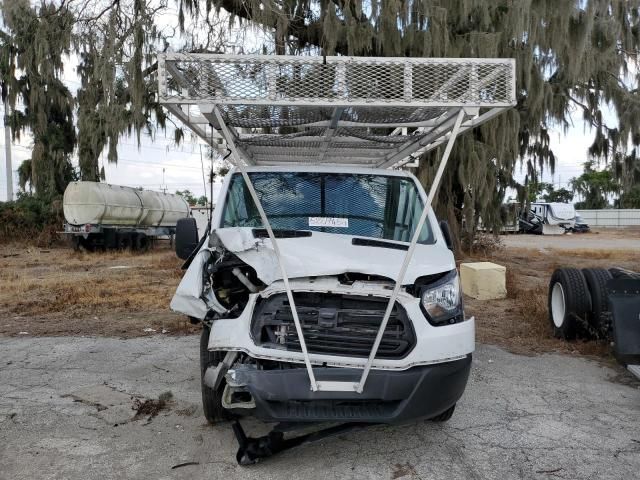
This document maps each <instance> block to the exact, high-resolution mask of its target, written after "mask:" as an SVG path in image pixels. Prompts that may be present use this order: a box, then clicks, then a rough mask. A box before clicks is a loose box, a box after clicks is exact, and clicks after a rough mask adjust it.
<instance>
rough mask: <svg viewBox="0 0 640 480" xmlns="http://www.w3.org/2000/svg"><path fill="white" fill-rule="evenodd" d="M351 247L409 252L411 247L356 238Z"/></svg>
mask: <svg viewBox="0 0 640 480" xmlns="http://www.w3.org/2000/svg"><path fill="white" fill-rule="evenodd" d="M351 245H358V246H361V247H380V248H391V249H393V250H409V245H404V244H401V243H393V242H385V241H383V240H372V239H370V238H354V239H353V240H351Z"/></svg>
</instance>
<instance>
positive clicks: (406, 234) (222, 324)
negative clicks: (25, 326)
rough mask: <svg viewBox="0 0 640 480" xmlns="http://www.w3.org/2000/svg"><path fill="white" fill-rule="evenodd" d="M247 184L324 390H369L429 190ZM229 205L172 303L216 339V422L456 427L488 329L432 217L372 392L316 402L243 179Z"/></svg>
mask: <svg viewBox="0 0 640 480" xmlns="http://www.w3.org/2000/svg"><path fill="white" fill-rule="evenodd" d="M247 173H248V175H249V176H250V179H251V182H252V183H253V185H254V187H255V189H256V192H257V194H258V196H259V198H260V201H261V203H262V206H263V208H264V210H265V213H266V214H267V216H268V218H269V220H270V223H271V227H272V228H273V232H274V234H275V236H276V237H277V238H278V245H279V247H280V253H281V257H282V259H283V261H284V264H285V267H286V271H287V274H288V277H289V281H290V285H291V290H292V292H293V295H294V298H295V304H296V308H297V311H298V315H299V318H300V322H301V325H302V333H303V335H304V338H305V340H306V348H307V350H308V354H309V358H310V361H311V364H312V365H313V372H314V374H315V378H316V380H317V381H318V382H340V381H347V382H348V381H357V380H358V379H359V378H360V375H361V373H362V368H363V367H364V366H365V364H366V362H367V357H368V355H369V352H370V351H371V349H372V346H373V343H374V339H375V337H376V333H377V331H378V327H379V326H380V323H381V320H382V317H383V315H384V313H385V309H386V306H387V303H388V299H389V297H390V295H391V292H392V290H393V288H394V284H395V282H396V280H397V276H398V272H399V269H400V265H401V263H402V261H403V259H404V256H405V255H406V251H407V249H408V246H409V242H410V240H411V236H412V235H413V233H414V229H415V225H416V224H417V222H418V218H419V216H420V214H421V212H422V209H423V205H424V203H425V202H426V194H425V192H424V190H423V188H422V186H421V185H420V183H419V182H418V181H417V180H416V178H415V177H414V176H413V175H411V174H410V173H408V172H405V171H389V170H383V169H380V170H378V169H370V168H342V167H335V166H326V167H303V166H290V167H286V168H284V167H247ZM220 198H221V200H222V199H223V201H220V202H219V204H218V206H217V207H216V210H215V212H214V216H213V222H212V225H213V226H212V228H211V232H210V234H209V235H208V236H207V238H206V240H205V241H204V242H203V243H202V245H201V247H200V250H199V251H198V252H197V254H196V255H195V256H194V257H193V258H192V260H191V263H190V265H189V267H188V269H187V271H186V274H185V276H184V278H183V279H182V281H181V283H180V285H179V287H178V289H177V291H176V294H175V296H174V297H173V300H172V302H171V308H172V309H173V310H175V311H178V312H182V313H184V314H186V315H188V316H189V317H191V318H192V319H193V320H194V321H201V322H202V323H203V326H204V328H203V330H202V339H201V345H200V346H201V353H200V360H201V370H202V399H203V407H204V412H205V416H206V418H207V419H208V420H209V421H210V422H212V423H213V422H218V421H220V420H223V419H226V418H229V416H230V414H234V415H254V416H256V417H259V418H261V419H263V420H269V421H279V422H284V421H286V422H309V421H336V422H366V423H396V422H403V421H407V420H409V419H415V418H431V419H434V420H447V419H449V418H450V417H451V415H452V413H453V411H454V408H455V405H456V402H457V401H458V399H459V398H460V397H461V395H462V393H463V391H464V389H465V385H466V383H467V378H468V376H469V370H470V366H471V354H472V352H473V350H474V319H473V318H465V315H464V311H463V305H462V292H461V290H460V282H459V279H458V273H457V271H456V265H455V261H454V257H453V253H452V252H451V250H450V249H449V246H448V244H447V241H446V239H445V235H444V234H443V231H442V230H441V228H440V226H439V225H438V223H437V221H436V218H435V216H434V215H433V213H432V212H431V213H429V216H428V218H427V222H426V224H425V226H424V228H423V230H422V232H421V234H420V237H419V241H418V244H417V247H416V250H415V252H414V255H413V258H412V259H411V262H410V264H409V268H408V270H407V274H406V275H405V277H404V280H403V282H402V289H401V291H400V293H399V294H398V297H397V301H396V304H395V306H394V307H393V311H392V313H391V316H390V319H389V322H388V324H387V327H386V330H385V333H384V336H383V338H382V341H381V343H380V346H379V349H378V353H377V355H376V357H375V361H374V363H373V366H372V369H371V373H370V375H369V378H368V380H367V382H366V384H365V385H364V389H363V391H362V392H361V393H358V392H356V391H353V390H352V391H314V390H312V388H310V384H309V378H308V377H307V371H306V370H305V368H304V367H305V363H304V356H303V353H302V351H301V345H300V340H299V338H298V335H297V332H296V328H295V325H294V321H293V317H292V312H291V308H290V306H289V302H288V300H287V295H286V293H285V286H284V284H283V281H282V277H281V275H280V272H279V270H278V263H277V259H276V256H275V253H274V250H273V246H272V244H271V241H270V240H269V238H268V236H267V233H266V231H265V229H264V227H263V225H262V222H261V219H260V216H259V214H258V211H257V209H256V207H255V205H254V204H253V201H252V200H251V196H250V195H249V192H248V189H247V188H246V185H245V183H244V180H243V177H242V175H241V174H240V173H238V172H236V171H235V170H233V171H231V172H230V173H229V174H228V175H227V177H226V179H225V182H224V185H223V189H222V193H221V197H220ZM179 229H180V225H179ZM180 235H181V234H180V232H179V233H178V237H180ZM176 243H177V245H178V248H180V238H177V241H176ZM188 250H189V249H187V251H186V253H188Z"/></svg>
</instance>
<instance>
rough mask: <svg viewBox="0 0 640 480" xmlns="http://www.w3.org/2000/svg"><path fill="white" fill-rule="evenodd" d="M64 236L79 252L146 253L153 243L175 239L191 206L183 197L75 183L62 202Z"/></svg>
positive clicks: (103, 184)
mask: <svg viewBox="0 0 640 480" xmlns="http://www.w3.org/2000/svg"><path fill="white" fill-rule="evenodd" d="M62 204H63V210H64V218H65V225H64V233H66V234H68V235H70V236H71V238H72V240H73V245H74V247H75V248H78V247H80V246H82V247H84V248H86V249H89V250H94V249H96V248H121V249H124V248H132V249H138V250H146V249H147V248H149V245H150V243H151V241H152V240H153V239H155V238H157V237H159V236H162V235H173V234H174V233H175V229H176V223H177V221H178V220H179V219H181V218H185V217H188V216H189V204H188V203H187V202H186V200H185V199H184V198H182V197H181V196H179V195H173V194H169V193H161V192H153V191H150V190H136V189H135V188H131V187H123V186H119V185H109V184H107V183H97V182H71V183H70V184H69V185H68V186H67V189H66V190H65V192H64V197H63V200H62Z"/></svg>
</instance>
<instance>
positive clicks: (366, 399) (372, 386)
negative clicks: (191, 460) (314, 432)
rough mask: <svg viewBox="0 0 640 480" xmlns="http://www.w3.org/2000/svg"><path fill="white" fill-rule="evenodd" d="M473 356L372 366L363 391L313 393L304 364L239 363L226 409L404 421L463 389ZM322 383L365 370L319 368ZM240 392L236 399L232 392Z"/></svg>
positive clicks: (307, 418)
mask: <svg viewBox="0 0 640 480" xmlns="http://www.w3.org/2000/svg"><path fill="white" fill-rule="evenodd" d="M470 369H471V354H469V355H467V356H465V357H464V358H462V359H460V360H455V361H452V362H446V363H440V364H437V365H424V366H418V367H413V368H410V369H407V370H403V371H399V372H393V371H381V370H372V371H371V373H370V375H369V378H368V380H367V383H366V385H365V387H364V391H363V392H362V393H356V392H326V391H321V392H313V391H311V390H310V389H309V379H308V377H307V373H306V371H305V369H304V368H291V369H284V370H258V369H255V368H251V366H242V365H241V366H238V367H236V368H235V369H233V370H230V371H229V372H228V373H227V376H226V378H227V381H228V384H227V390H226V391H225V398H227V399H228V400H227V402H228V403H227V405H225V407H226V408H227V409H229V410H230V411H231V412H233V413H235V414H238V415H247V414H251V415H253V416H256V417H258V418H260V419H262V420H264V421H278V422H284V421H287V422H362V423H391V424H396V423H403V422H406V421H409V420H415V419H419V418H432V417H434V416H436V415H439V414H441V413H443V412H444V411H446V410H447V409H449V408H450V407H452V406H453V405H455V403H456V402H457V401H458V400H459V399H460V397H461V396H462V393H463V392H464V389H465V386H466V384H467V379H468V377H469V371H470ZM314 373H315V375H316V378H317V379H318V380H319V381H335V382H345V381H346V382H349V381H357V379H358V378H359V377H360V375H361V370H359V369H352V368H315V369H314ZM235 394H238V397H237V399H236V400H235V401H234V395H235Z"/></svg>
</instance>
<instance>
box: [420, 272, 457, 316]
mask: <svg viewBox="0 0 640 480" xmlns="http://www.w3.org/2000/svg"><path fill="white" fill-rule="evenodd" d="M420 307H421V308H422V311H423V313H424V314H425V316H426V317H427V319H428V320H429V322H430V323H432V324H434V325H443V324H444V325H446V324H451V323H457V322H461V321H462V320H464V313H463V309H462V291H461V288H460V279H459V277H458V272H457V270H452V271H451V272H449V273H448V274H446V275H445V276H444V277H442V278H441V279H439V280H438V281H436V282H434V283H431V284H428V285H422V286H421V290H420Z"/></svg>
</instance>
